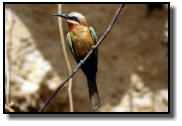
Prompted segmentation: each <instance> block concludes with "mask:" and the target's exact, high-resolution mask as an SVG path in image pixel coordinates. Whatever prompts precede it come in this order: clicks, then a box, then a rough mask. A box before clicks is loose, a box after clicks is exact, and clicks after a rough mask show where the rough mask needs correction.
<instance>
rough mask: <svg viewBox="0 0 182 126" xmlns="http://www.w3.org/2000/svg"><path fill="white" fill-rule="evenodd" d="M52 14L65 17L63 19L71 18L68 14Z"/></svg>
mask: <svg viewBox="0 0 182 126" xmlns="http://www.w3.org/2000/svg"><path fill="white" fill-rule="evenodd" d="M52 16H58V17H62V18H65V19H71V17H70V16H68V15H67V14H52Z"/></svg>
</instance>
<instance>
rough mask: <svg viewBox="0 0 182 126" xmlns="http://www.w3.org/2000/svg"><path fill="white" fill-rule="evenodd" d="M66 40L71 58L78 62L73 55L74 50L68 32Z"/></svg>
mask: <svg viewBox="0 0 182 126" xmlns="http://www.w3.org/2000/svg"><path fill="white" fill-rule="evenodd" d="M66 39H67V43H68V47H69V49H70V50H71V53H72V55H73V57H74V58H75V60H76V61H77V62H79V59H78V57H77V56H76V54H75V51H74V48H73V45H72V41H71V36H70V33H69V32H68V33H67V38H66Z"/></svg>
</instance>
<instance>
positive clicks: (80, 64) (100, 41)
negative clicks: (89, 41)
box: [39, 4, 124, 112]
mask: <svg viewBox="0 0 182 126" xmlns="http://www.w3.org/2000/svg"><path fill="white" fill-rule="evenodd" d="M123 8H124V4H120V6H119V8H118V10H117V12H116V14H115V15H114V17H113V19H112V21H111V23H110V25H109V27H108V28H107V29H106V31H105V33H104V34H103V35H102V37H101V38H100V39H99V41H98V42H97V44H96V45H94V46H93V47H92V49H91V50H90V52H89V53H88V54H87V55H86V56H85V58H84V59H83V60H82V61H81V62H80V63H79V64H78V65H77V67H76V68H75V69H74V71H73V72H72V73H71V74H70V75H69V76H68V77H67V78H66V79H65V80H64V81H63V82H62V84H60V86H59V87H58V88H57V89H56V90H55V91H54V92H53V93H52V94H51V96H50V97H49V98H48V99H47V101H46V102H45V103H44V104H43V106H42V107H41V108H40V110H39V112H42V111H43V110H44V109H45V107H46V106H47V105H48V103H49V102H50V101H51V100H52V98H53V97H54V96H55V95H56V94H57V93H58V91H59V90H60V89H61V88H62V87H63V86H64V85H65V84H66V82H67V81H68V80H69V79H70V78H71V77H72V76H73V75H74V74H75V73H76V72H77V71H78V70H79V69H80V67H81V66H82V64H84V63H85V62H86V61H87V59H88V58H89V57H90V56H91V54H92V53H93V51H94V50H95V49H96V48H98V46H99V45H100V44H101V43H102V42H103V40H104V39H105V38H106V36H107V35H108V33H109V32H110V31H111V29H112V27H113V25H114V23H115V22H116V19H117V18H118V16H119V13H120V12H121V10H122V9H123Z"/></svg>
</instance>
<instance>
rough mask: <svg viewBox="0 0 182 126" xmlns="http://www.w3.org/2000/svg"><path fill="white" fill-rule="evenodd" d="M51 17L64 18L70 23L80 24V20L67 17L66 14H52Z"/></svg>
mask: <svg viewBox="0 0 182 126" xmlns="http://www.w3.org/2000/svg"><path fill="white" fill-rule="evenodd" d="M52 16H58V17H62V18H65V19H66V20H72V21H76V22H78V23H80V20H79V19H78V18H77V17H75V16H72V17H71V16H68V15H67V14H52Z"/></svg>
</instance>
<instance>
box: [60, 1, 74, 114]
mask: <svg viewBox="0 0 182 126" xmlns="http://www.w3.org/2000/svg"><path fill="white" fill-rule="evenodd" d="M61 10H62V5H61V4H58V14H61V13H62V12H61ZM58 24H59V31H60V36H61V45H62V49H63V54H64V58H65V61H66V64H67V67H68V71H69V74H71V72H72V69H71V64H70V61H69V58H68V54H67V51H66V46H65V41H64V34H63V26H62V18H58ZM68 95H69V103H70V112H73V97H72V78H70V80H69V83H68Z"/></svg>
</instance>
